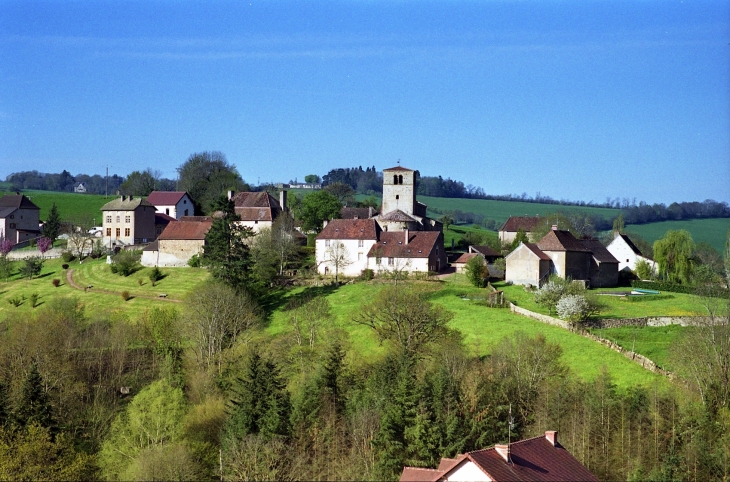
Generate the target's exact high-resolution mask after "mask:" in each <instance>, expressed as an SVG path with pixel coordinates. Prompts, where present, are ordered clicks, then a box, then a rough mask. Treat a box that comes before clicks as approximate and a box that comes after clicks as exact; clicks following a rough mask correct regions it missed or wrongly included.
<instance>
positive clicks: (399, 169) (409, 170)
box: [383, 166, 414, 172]
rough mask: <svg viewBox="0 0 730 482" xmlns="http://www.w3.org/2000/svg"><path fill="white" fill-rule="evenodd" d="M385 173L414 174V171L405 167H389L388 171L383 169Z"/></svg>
mask: <svg viewBox="0 0 730 482" xmlns="http://www.w3.org/2000/svg"><path fill="white" fill-rule="evenodd" d="M385 171H407V172H414V171H413V169H408V168H407V167H403V166H395V167H389V168H388V169H383V172H385Z"/></svg>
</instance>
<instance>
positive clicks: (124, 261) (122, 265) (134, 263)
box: [110, 250, 142, 276]
mask: <svg viewBox="0 0 730 482" xmlns="http://www.w3.org/2000/svg"><path fill="white" fill-rule="evenodd" d="M141 257H142V253H141V252H140V251H127V250H122V251H120V252H119V254H117V255H116V256H114V258H112V264H111V266H110V268H111V270H112V273H115V274H118V275H120V276H129V275H130V274H132V273H134V272H135V271H137V269H138V268H139V260H140V258H141Z"/></svg>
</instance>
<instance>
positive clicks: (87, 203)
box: [0, 190, 115, 226]
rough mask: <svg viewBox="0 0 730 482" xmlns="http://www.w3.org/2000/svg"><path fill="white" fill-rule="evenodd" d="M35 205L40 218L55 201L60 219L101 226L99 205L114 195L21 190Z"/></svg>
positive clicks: (5, 192)
mask: <svg viewBox="0 0 730 482" xmlns="http://www.w3.org/2000/svg"><path fill="white" fill-rule="evenodd" d="M5 194H15V193H14V192H8V191H0V195H5ZM23 194H25V195H26V196H27V197H28V198H30V200H31V201H33V202H34V203H35V205H36V206H38V207H39V208H41V212H40V219H41V220H44V219H46V216H48V213H49V211H50V210H51V206H53V203H54V202H55V203H56V208H58V214H59V216H61V220H62V221H66V220H82V219H83V220H87V219H88V220H89V221H90V222H94V225H95V226H101V207H102V206H103V205H104V204H106V203H108V202H109V201H111V200H112V199H114V197H115V196H109V197H108V198H107V197H104V196H103V195H99V194H76V193H71V192H54V191H31V190H28V191H23Z"/></svg>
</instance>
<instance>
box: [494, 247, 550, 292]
mask: <svg viewBox="0 0 730 482" xmlns="http://www.w3.org/2000/svg"><path fill="white" fill-rule="evenodd" d="M505 263H506V268H505V280H506V281H511V282H512V283H514V284H518V285H532V286H540V285H541V284H542V283H543V282H544V281H545V280H547V278H548V277H549V276H550V273H551V269H550V263H551V259H550V256H548V255H547V254H545V253H543V252H542V251H540V248H538V247H537V245H536V244H532V243H527V244H525V243H520V245H519V246H517V248H515V249H514V250H513V251H512V252H511V253H509V254H508V255H507V256H506V258H505Z"/></svg>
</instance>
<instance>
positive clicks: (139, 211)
mask: <svg viewBox="0 0 730 482" xmlns="http://www.w3.org/2000/svg"><path fill="white" fill-rule="evenodd" d="M101 211H102V215H103V216H102V233H103V236H102V243H103V244H104V246H107V247H109V248H113V247H115V246H131V245H135V244H142V243H149V242H152V241H154V240H155V238H156V237H157V233H156V232H155V207H154V206H153V205H152V204H150V203H148V202H147V200H146V199H145V198H142V197H139V196H120V197H118V198H116V199H114V200H112V201H109V202H108V203H106V204H104V206H102V208H101Z"/></svg>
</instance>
